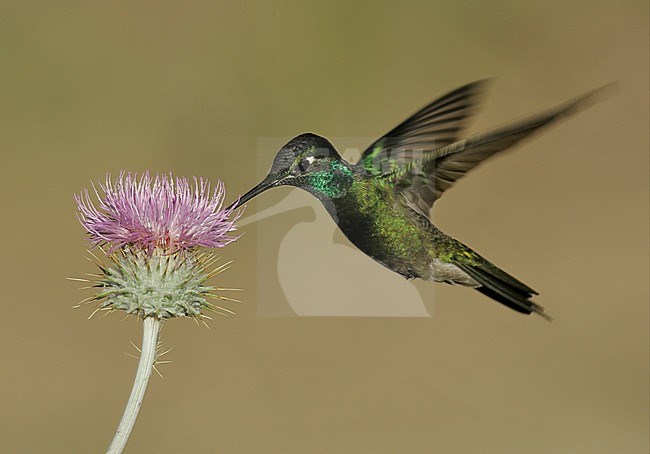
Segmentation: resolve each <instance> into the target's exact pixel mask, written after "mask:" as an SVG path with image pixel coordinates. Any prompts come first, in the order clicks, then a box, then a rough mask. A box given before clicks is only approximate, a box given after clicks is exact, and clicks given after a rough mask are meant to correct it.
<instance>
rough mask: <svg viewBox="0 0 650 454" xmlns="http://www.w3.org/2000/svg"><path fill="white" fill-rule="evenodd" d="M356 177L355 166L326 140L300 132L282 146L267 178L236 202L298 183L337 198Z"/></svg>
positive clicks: (303, 187) (313, 191) (319, 196)
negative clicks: (345, 159) (346, 160)
mask: <svg viewBox="0 0 650 454" xmlns="http://www.w3.org/2000/svg"><path fill="white" fill-rule="evenodd" d="M353 179H354V170H353V169H352V166H351V165H350V164H348V163H347V162H345V161H344V160H343V159H341V156H340V155H339V154H338V152H337V151H336V149H335V148H334V146H333V145H332V144H331V143H330V142H329V141H328V140H327V139H325V138H324V137H321V136H317V135H316V134H310V133H307V134H301V135H299V136H297V137H294V138H293V139H291V140H290V141H289V142H287V143H286V144H285V145H284V146H283V147H282V148H280V151H278V153H277V154H276V155H275V159H274V160H273V164H272V165H271V170H269V174H268V175H267V176H266V178H264V180H263V181H262V182H261V183H260V184H258V185H257V186H255V187H254V188H253V189H251V190H250V191H248V192H247V193H246V194H244V195H243V196H242V197H241V198H240V199H239V201H238V202H236V205H237V206H239V205H242V204H244V203H246V202H247V201H249V200H250V199H252V198H253V197H255V196H256V195H258V194H260V193H262V192H264V191H266V190H267V189H270V188H274V187H277V186H296V187H299V188H301V189H304V190H306V191H308V192H310V193H312V194H313V195H315V196H316V197H317V198H319V199H321V200H322V199H325V198H328V199H332V198H337V197H341V196H342V195H345V193H346V192H347V190H348V188H349V187H350V186H351V185H352V181H353Z"/></svg>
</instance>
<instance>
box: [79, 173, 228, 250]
mask: <svg viewBox="0 0 650 454" xmlns="http://www.w3.org/2000/svg"><path fill="white" fill-rule="evenodd" d="M99 187H100V188H101V191H102V192H103V196H102V195H100V191H98V190H97V188H96V187H95V185H94V184H93V190H94V191H95V195H96V196H97V199H98V201H99V203H98V205H97V206H95V204H94V203H93V201H92V199H91V197H90V195H89V192H88V190H85V191H83V192H82V193H81V194H79V195H77V194H75V200H76V201H77V206H78V208H79V212H80V215H79V220H80V221H81V224H82V225H83V227H84V228H85V229H86V231H87V232H88V233H89V235H90V241H91V243H93V244H95V245H100V244H109V245H110V248H111V249H110V250H111V251H114V250H116V249H119V248H122V247H124V246H127V245H132V246H135V247H137V248H139V249H142V250H146V251H147V252H148V253H149V254H151V253H152V252H153V250H154V249H155V248H160V249H162V250H164V251H165V252H168V253H173V252H176V251H178V250H181V249H189V248H193V247H196V246H204V247H208V248H217V247H223V246H225V245H227V244H229V243H230V242H232V241H235V240H236V239H237V237H233V236H229V235H228V232H232V231H234V230H236V229H235V221H236V220H237V219H238V218H239V216H240V215H241V212H239V213H237V214H235V216H234V218H233V220H228V218H229V217H230V216H231V215H232V214H233V209H225V210H224V209H222V207H223V199H224V195H225V189H224V185H223V183H221V181H219V182H218V183H217V185H216V188H215V189H214V190H212V188H211V186H210V183H209V182H208V181H207V180H204V179H203V178H196V177H194V185H190V183H189V182H188V180H187V179H186V178H179V177H173V176H172V174H171V173H170V174H169V175H166V174H163V175H156V177H155V178H152V177H151V176H150V174H149V172H146V173H144V174H143V175H141V176H140V178H138V177H137V174H133V175H132V174H131V173H124V172H121V173H120V176H119V177H118V178H117V180H116V181H115V183H113V182H112V181H111V177H110V174H108V175H107V176H106V183H104V184H101V183H100V184H99Z"/></svg>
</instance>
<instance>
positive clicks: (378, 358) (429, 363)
mask: <svg viewBox="0 0 650 454" xmlns="http://www.w3.org/2000/svg"><path fill="white" fill-rule="evenodd" d="M648 14H649V13H648V4H647V2H646V1H627V2H611V1H593V0H590V1H572V2H559V1H557V2H556V1H552V2H543V3H539V4H537V3H534V2H500V1H488V2H464V3H463V4H462V5H461V4H460V2H455V1H435V2H420V3H414V2H393V3H392V4H391V3H388V2H385V3H379V2H347V1H334V2H276V3H272V4H271V3H268V2H242V4H238V3H235V2H231V3H222V2H137V3H133V2H21V1H18V2H7V1H5V2H2V3H0V55H1V58H2V60H1V62H2V63H1V65H0V93H1V97H0V99H1V102H0V116H1V117H0V138H1V141H0V149H1V153H2V166H0V172H1V175H0V184H2V191H1V197H2V212H3V215H2V218H1V219H2V236H1V240H0V241H2V244H1V250H2V251H3V252H2V258H3V260H2V262H1V264H0V267H1V268H0V271H1V274H0V275H1V276H2V288H3V296H2V316H1V317H0V342H1V344H0V345H1V346H2V348H1V349H0V363H1V364H2V365H3V369H2V373H0V403H1V408H2V411H1V412H0V451H2V452H17V453H18V452H21V453H22V452H48V453H70V452H103V450H105V448H106V447H107V446H108V443H109V441H110V439H111V437H112V435H113V431H114V429H115V427H116V425H117V422H118V420H119V418H120V416H121V412H122V409H123V406H124V403H125V401H126V398H127V396H128V393H129V390H130V387H131V383H132V379H133V376H134V371H135V366H136V361H135V360H134V359H132V358H129V357H128V356H127V355H125V352H129V353H136V352H135V350H134V349H133V347H131V345H130V344H129V341H134V342H135V343H139V342H140V336H141V331H140V326H139V325H138V324H137V323H136V321H135V319H133V318H127V319H126V320H124V319H123V317H121V316H120V315H119V314H114V315H111V316H109V317H106V318H103V319H100V318H94V319H92V320H90V321H88V320H86V318H87V317H88V315H89V314H90V312H91V308H89V307H85V308H82V309H77V310H73V309H72V306H73V305H74V304H75V303H76V302H78V301H79V300H81V299H82V298H83V297H85V296H87V295H88V294H89V293H88V292H84V291H81V290H79V289H78V285H77V284H76V283H74V282H69V281H66V280H65V278H66V277H68V276H82V275H83V274H84V273H88V272H93V271H94V268H93V266H92V264H91V263H89V262H88V261H87V260H86V259H85V258H84V256H85V255H86V253H85V249H86V246H87V244H86V242H85V236H84V233H83V231H82V229H81V227H80V226H79V224H78V222H77V220H76V218H75V205H74V201H73V197H72V195H73V193H74V192H78V191H80V190H81V189H83V188H85V187H88V186H89V182H90V181H91V180H95V181H96V180H101V179H103V178H104V175H105V174H106V172H109V171H110V172H112V173H114V174H115V173H117V172H119V170H121V169H126V170H132V171H143V170H145V169H150V170H152V171H154V172H156V171H173V172H174V173H175V174H178V175H186V176H191V175H201V176H204V177H208V178H210V179H214V180H216V179H217V178H220V179H222V180H223V181H224V182H225V184H226V187H227V188H228V191H229V200H232V199H233V198H234V197H235V196H236V195H237V194H238V193H241V192H244V191H246V190H247V189H249V187H251V186H252V185H253V184H255V183H256V182H257V179H258V178H259V169H266V168H268V166H269V165H270V163H271V160H272V158H273V156H274V153H275V151H276V150H275V149H268V150H266V152H264V151H263V150H258V143H259V142H258V140H259V138H263V137H277V138H283V139H288V138H290V137H292V136H294V135H296V134H299V133H301V132H305V131H313V132H317V133H319V134H322V135H325V136H328V137H332V138H335V137H357V138H358V137H369V138H371V137H377V136H379V135H381V134H383V133H385V132H386V131H387V130H388V129H390V128H391V127H393V126H394V125H396V124H397V123H398V122H400V121H401V120H403V119H404V118H405V117H406V116H407V115H409V114H410V113H412V112H413V111H414V110H416V109H418V108H419V107H421V106H422V105H423V104H425V103H427V102H429V101H430V100H431V99H433V98H434V97H435V96H438V95H440V94H443V93H444V92H446V91H448V90H451V89H453V88H456V87H457V86H460V85H461V84H463V83H466V82H469V81H472V80H475V79H479V78H483V77H488V76H496V77H497V79H496V80H495V82H494V83H493V85H492V87H491V91H490V94H489V97H488V98H487V102H486V104H485V107H484V109H483V110H482V112H481V114H480V116H479V118H478V119H477V120H476V122H475V124H474V126H473V127H472V131H480V130H483V129H486V128H489V127H492V126H495V125H498V124H500V123H502V122H504V121H508V120H510V119H512V118H516V117H518V116H521V115H524V114H528V113H532V112H534V111H536V110H539V109H541V108H544V107H548V106H551V105H553V104H555V103H558V102H562V101H564V100H565V99H567V98H570V97H572V96H575V95H578V94H580V93H582V92H584V91H586V90H589V89H592V88H595V87H598V86H600V85H603V84H605V83H608V82H612V81H618V82H619V89H618V95H617V96H615V97H613V98H611V99H609V100H607V101H605V102H603V103H601V104H598V105H596V106H594V107H593V108H591V109H589V110H588V111H586V112H584V113H582V114H581V115H579V116H577V117H576V118H573V119H571V120H570V121H568V122H566V123H563V124H562V125H560V126H558V127H556V128H553V129H551V130H550V131H548V132H547V133H545V134H543V135H541V136H540V137H538V138H537V139H535V140H533V141H531V142H529V143H527V144H526V145H525V146H523V147H521V148H520V149H518V150H517V151H515V152H513V153H510V154H508V155H507V156H504V157H500V158H497V159H495V160H493V161H491V162H490V163H489V164H488V165H486V166H485V167H483V168H481V169H480V170H477V171H476V172H474V173H473V174H472V175H471V176H470V177H467V178H466V179H464V180H462V182H460V183H459V184H458V185H457V186H456V187H455V188H454V189H453V190H450V191H449V192H448V193H446V194H445V197H444V199H442V200H441V201H440V202H439V203H438V205H437V211H436V215H435V217H436V222H437V224H438V225H439V226H441V227H442V228H443V229H444V230H446V231H447V232H448V233H450V234H452V235H454V236H456V237H457V238H459V239H461V240H463V241H465V242H467V243H468V244H470V245H471V246H473V247H475V248H476V249H477V250H479V251H480V252H481V253H483V254H484V255H485V256H487V257H489V258H491V259H492V260H494V261H495V262H496V263H497V264H499V265H500V266H502V267H504V268H505V269H506V270H508V271H510V272H512V273H513V274H514V275H516V276H517V277H519V278H521V279H522V280H524V281H525V282H527V283H529V284H530V285H531V286H533V287H534V288H536V289H538V290H539V291H540V293H541V295H540V297H539V298H538V299H537V301H538V302H539V303H540V304H542V305H543V306H545V307H546V308H547V310H548V311H549V313H550V314H552V315H553V316H554V318H555V322H554V323H552V324H549V323H546V322H544V321H543V320H542V319H541V318H534V317H524V316H521V315H519V314H516V313H514V312H512V311H508V310H505V309H502V308H501V307H500V305H498V304H497V303H494V302H491V301H489V300H488V299H486V298H485V297H483V296H482V295H480V294H479V293H477V292H472V291H470V290H467V289H462V288H451V287H447V286H443V285H435V284H427V283H424V286H425V287H426V286H429V288H432V287H435V290H426V289H425V290H422V292H423V294H425V295H426V294H427V293H426V292H429V291H435V296H436V301H435V310H432V309H433V308H432V307H428V309H429V310H432V312H434V315H433V317H426V318H393V317H388V318H386V317H384V318H370V317H367V318H363V317H295V316H293V317H265V316H260V315H259V314H260V313H263V312H264V311H258V308H260V309H261V306H260V305H261V304H268V302H265V301H260V299H261V298H263V296H264V295H265V294H267V298H268V299H270V300H272V301H271V304H272V303H273V301H275V300H274V298H276V297H277V298H278V300H277V301H276V302H277V307H282V304H286V302H283V301H280V298H281V295H278V294H277V293H276V294H273V292H272V291H271V289H270V288H269V290H268V291H267V290H265V287H261V286H262V285H266V284H264V282H265V278H263V276H262V274H264V272H265V271H266V272H267V273H275V270H274V269H269V270H261V271H262V272H261V273H260V270H259V267H258V255H259V256H264V254H265V251H268V254H273V253H275V252H277V250H278V249H277V248H278V246H277V244H273V243H271V242H260V241H258V239H259V238H262V237H263V236H261V235H258V233H260V232H258V227H259V229H262V228H263V229H265V230H264V233H265V234H267V233H268V234H269V235H270V236H271V237H275V238H277V239H278V241H279V240H281V239H282V238H283V236H284V235H285V233H286V229H287V228H289V227H291V226H287V222H286V221H283V220H282V219H278V220H277V222H274V221H272V220H271V219H267V220H265V221H260V223H258V224H255V223H251V224H249V225H247V226H246V227H245V228H243V229H242V230H243V231H246V236H245V237H244V238H242V240H241V241H240V242H239V243H237V244H234V245H231V246H229V247H228V248H226V249H224V250H223V254H224V256H225V258H226V259H234V260H235V263H234V265H233V267H232V268H231V269H230V270H229V271H227V272H226V273H223V274H222V275H220V276H219V280H218V283H219V284H221V285H224V286H227V287H239V288H242V289H243V291H242V292H241V293H240V294H239V295H238V296H239V297H240V298H241V299H242V300H243V303H242V304H233V305H229V307H230V308H231V309H235V310H236V311H237V312H238V314H239V315H238V317H237V318H235V319H226V318H218V319H215V320H214V321H213V322H211V323H210V327H211V329H210V330H208V329H205V328H204V327H197V326H196V325H195V324H194V323H192V322H191V321H188V320H176V321H172V322H170V323H167V325H166V327H165V329H164V331H163V340H164V343H165V346H166V347H171V346H174V347H175V348H174V351H173V352H172V353H171V354H170V355H169V356H168V358H169V359H172V360H173V363H172V364H170V365H165V366H162V367H161V371H162V372H163V374H164V379H161V378H159V377H157V376H154V377H153V378H152V381H151V385H150V389H149V391H148V394H147V397H146V399H145V403H144V406H143V409H142V412H141V415H140V419H139V421H138V423H137V425H136V427H135V431H134V434H133V436H132V439H131V442H130V444H129V447H128V448H129V449H128V451H129V452H157V453H212V452H228V453H305V452H309V453H380V452H381V453H402V452H409V453H424V452H439V453H475V452H481V453H520V452H528V453H612V452H617V453H647V452H648V342H649V341H648V172H649V171H648V168H649V163H648V124H649V118H648V105H649V102H648V76H649V74H648V52H649V46H648ZM362 145H364V144H361V146H362ZM365 145H367V144H365ZM260 161H262V162H260ZM290 192H291V190H289V189H279V190H277V192H276V193H275V194H272V193H269V194H267V196H268V197H267V198H266V199H264V200H262V199H260V201H259V202H256V203H254V204H251V206H250V207H249V211H250V212H251V213H253V212H255V211H256V210H258V209H259V208H260V207H262V206H268V205H270V204H272V203H274V202H275V201H279V200H281V199H283V198H284V197H288V196H289V194H290ZM297 194H298V195H296V196H295V197H299V199H298V200H297V202H296V203H297V204H298V205H297V206H298V207H299V206H300V202H301V201H302V202H304V203H305V204H308V203H310V199H309V197H308V196H307V195H305V194H302V193H297ZM265 204H266V205H265ZM314 206H315V208H314V209H313V210H312V209H311V208H306V210H307V211H303V212H301V214H300V216H303V215H305V216H307V217H310V216H311V217H312V218H313V219H315V221H314V222H312V223H309V224H301V225H302V226H304V227H307V228H306V230H305V229H301V230H300V232H303V233H301V235H303V240H301V241H297V242H296V245H295V247H296V248H300V249H301V250H308V248H309V242H310V241H313V242H316V243H318V244H332V234H331V232H333V231H334V229H333V228H331V225H332V224H331V221H330V220H329V219H328V218H327V217H324V216H323V215H322V214H323V213H324V211H319V210H321V208H319V207H318V206H316V205H314ZM310 226H311V227H313V228H314V230H313V232H311V233H310V230H309V227H310ZM323 226H325V230H323V229H324V228H323ZM330 229H331V230H330ZM323 231H324V232H325V233H322V232H323ZM305 232H306V233H305ZM337 246H338V245H337ZM319 250H322V247H321V249H319ZM348 250H349V249H345V251H346V253H347V252H348ZM340 257H343V256H340ZM360 257H361V258H363V257H362V256H360ZM359 260H360V261H359V262H358V263H360V264H362V265H363V267H362V268H364V269H365V267H366V266H367V267H368V269H372V270H373V271H372V272H375V271H377V272H378V273H379V275H380V276H388V275H389V274H390V273H389V272H388V271H385V270H383V269H381V268H380V267H379V266H378V265H376V264H375V263H373V262H372V261H371V260H369V259H367V260H365V261H361V259H359ZM355 263H356V262H355ZM345 266H346V262H345V261H341V260H337V255H336V254H332V255H328V256H327V257H326V258H325V259H324V258H323V256H322V255H315V256H314V261H313V267H314V268H313V273H312V274H313V276H312V277H311V278H310V279H307V278H306V277H304V276H301V279H302V280H303V281H304V282H303V283H304V285H305V286H311V287H312V289H313V292H315V293H318V294H326V293H327V292H329V291H330V290H331V289H332V288H336V287H337V284H336V283H333V282H322V281H319V279H318V274H317V273H318V270H320V269H326V268H328V267H329V268H331V267H339V268H344V267H345ZM355 268H358V267H356V266H355V267H352V268H349V269H347V273H349V276H351V278H349V279H348V284H349V282H352V283H354V282H355V273H357V272H358V270H357V269H355ZM359 272H361V270H359ZM380 279H381V278H380ZM386 279H388V277H386ZM269 285H270V284H269ZM381 285H382V282H381V281H379V282H365V281H364V280H363V279H356V285H348V287H346V288H349V291H346V292H345V293H346V294H347V295H345V296H346V297H347V298H349V301H354V302H358V301H360V300H361V301H363V299H364V291H365V290H366V288H368V287H370V286H373V287H375V286H381ZM403 285H404V294H405V295H406V294H409V292H411V294H412V291H413V287H412V285H413V284H411V283H407V282H403ZM380 288H381V287H380ZM421 288H422V287H421V285H420V284H416V289H418V291H419V290H421ZM336 295H337V298H340V296H339V295H340V292H338V293H336ZM340 303H341V302H340V301H338V302H337V304H340ZM376 303H377V304H381V301H378V302H375V301H373V300H368V301H367V304H369V305H372V304H376ZM286 315H292V314H291V312H290V311H286Z"/></svg>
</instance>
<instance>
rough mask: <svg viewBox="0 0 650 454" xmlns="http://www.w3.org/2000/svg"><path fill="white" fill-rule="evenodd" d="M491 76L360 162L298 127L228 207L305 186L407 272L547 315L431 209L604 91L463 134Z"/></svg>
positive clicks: (359, 243)
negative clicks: (259, 177)
mask: <svg viewBox="0 0 650 454" xmlns="http://www.w3.org/2000/svg"><path fill="white" fill-rule="evenodd" d="M486 83H487V81H485V80H480V81H476V82H473V83H469V84H467V85H464V86H462V87H460V88H458V89H456V90H454V91H451V92H449V93H447V94H445V95H444V96H442V97H440V98H438V99H436V100H434V101H433V102H431V103H430V104H428V105H426V106H425V107H423V108H422V109H420V110H419V111H417V112H416V113H415V114H413V115H412V116H410V117H409V118H407V119H406V120H405V121H403V122H402V123H400V124H399V125H398V126H396V127H395V128H393V129H391V130H390V131H389V132H388V133H386V134H385V135H384V136H382V137H380V138H379V139H377V140H376V141H374V142H373V143H372V144H371V145H370V146H369V147H368V148H367V149H366V150H365V151H364V152H363V154H362V155H361V158H360V159H359V161H358V162H357V163H355V164H353V163H350V162H347V161H345V160H344V159H343V158H341V156H340V154H339V153H338V152H337V150H336V148H335V147H334V146H333V145H332V144H331V143H330V142H329V140H327V139H326V138H324V137H321V136H319V135H316V134H312V133H305V134H300V135H299V136H297V137H295V138H293V139H291V140H290V141H289V142H288V143H286V144H285V145H284V146H283V147H282V148H281V149H280V150H279V151H278V152H277V154H276V156H275V159H274V160H273V164H272V165H271V169H270V171H269V173H268V175H267V176H266V178H264V179H263V181H262V182H260V183H259V184H258V185H257V186H255V187H253V188H252V189H251V190H250V191H248V192H246V193H245V194H244V195H243V196H241V197H240V198H239V199H238V200H237V201H236V202H234V203H233V204H232V205H231V206H230V208H235V207H238V206H241V205H243V204H245V203H246V202H248V201H249V200H250V199H252V198H253V197H255V196H257V195H259V194H261V193H262V192H264V191H266V190H268V189H271V188H275V187H278V186H294V187H297V188H300V189H303V190H305V191H307V192H309V193H310V194H312V195H313V196H314V197H316V198H317V199H318V200H320V201H321V203H322V204H323V206H324V207H325V210H327V212H328V213H329V214H330V216H331V217H332V219H333V220H334V222H335V223H336V224H337V225H338V227H339V228H340V229H341V231H342V232H343V234H344V235H345V236H346V237H347V238H348V240H349V241H350V242H351V243H352V244H354V245H355V246H356V247H357V248H359V249H360V250H361V251H362V252H364V253H365V254H366V255H368V256H369V257H371V258H372V259H374V260H375V261H376V262H378V263H380V264H381V265H383V266H385V267H386V268H388V269H390V270H392V271H394V272H396V273H399V274H401V275H402V276H404V277H405V278H406V279H415V278H419V279H424V280H427V281H434V282H443V283H447V284H456V285H462V286H467V287H471V288H474V289H476V290H477V291H479V292H481V293H483V294H484V295H486V296H488V297H489V298H491V299H493V300H496V301H497V302H499V303H501V304H503V305H505V306H507V307H509V308H510V309H513V310H515V311H517V312H520V313H523V314H531V313H536V314H539V315H541V316H542V317H544V318H546V319H547V320H549V321H550V320H551V317H550V316H549V315H548V314H546V313H545V312H544V308H543V307H542V306H540V305H538V304H537V303H535V302H533V301H532V298H533V297H534V296H535V295H538V293H537V292H536V291H535V290H533V289H532V288H531V287H529V286H528V285H526V284H524V283H523V282H521V281H520V280H519V279H517V278H515V277H513V276H512V275H510V274H509V273H507V272H506V271H504V270H502V269H501V268H499V267H497V266H496V265H494V264H493V263H492V262H490V261H489V260H487V259H486V258H484V257H483V256H481V255H480V254H478V253H477V252H476V251H474V250H473V249H471V248H469V247H468V246H466V245H465V244H463V243H461V242H460V241H458V240H456V239H454V238H453V237H451V236H449V235H447V234H445V233H443V232H442V231H441V230H440V229H438V228H437V227H436V226H435V225H433V224H432V223H431V221H430V218H429V213H430V210H431V208H432V207H433V205H434V203H435V202H436V200H438V199H439V198H440V197H441V196H442V195H443V194H444V192H445V191H446V190H447V189H449V188H450V187H451V186H452V185H453V184H454V183H455V182H456V181H457V180H459V179H460V178H461V177H463V176H464V175H465V174H466V173H467V172H469V171H470V170H472V169H474V168H475V167H476V166H478V165H479V164H481V163H482V162H483V161H484V160H486V159H488V158H490V157H492V156H494V155H496V154H497V153H500V152H502V151H504V150H507V149H508V148H510V147H512V146H514V145H515V144H518V143H519V142H520V141H522V140H524V139H526V138H528V137H529V136H531V135H533V134H534V133H536V132H538V131H539V130H540V129H542V128H544V127H545V126H548V125H550V124H552V123H555V122H557V121H558V120H561V119H564V118H566V117H568V116H569V115H572V114H574V113H576V112H578V111H580V110H582V109H584V108H586V107H588V106H590V105H591V104H593V103H594V102H595V101H597V100H598V98H600V96H599V95H600V94H601V93H602V91H603V89H602V88H601V89H597V90H594V91H592V92H589V93H586V94H584V95H582V96H580V97H578V98H576V99H573V100H571V101H568V102H566V103H564V104H561V105H558V106H556V107H554V108H551V109H548V110H545V111H542V112H539V113H537V114H535V115H532V116H529V117H527V118H524V119H523V120H519V121H516V122H513V123H510V124H507V125H505V126H502V127H499V128H496V129H493V130H490V131H488V132H486V133H483V134H478V135H475V136H472V137H469V138H462V135H463V132H464V130H465V129H466V127H467V123H468V120H469V119H470V118H471V117H472V116H473V115H474V113H475V110H476V107H477V105H478V103H479V101H480V100H481V98H482V94H483V92H484V89H485V86H486Z"/></svg>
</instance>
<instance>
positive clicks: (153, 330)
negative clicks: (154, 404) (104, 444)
mask: <svg viewBox="0 0 650 454" xmlns="http://www.w3.org/2000/svg"><path fill="white" fill-rule="evenodd" d="M161 323H162V322H161V321H160V320H159V319H158V318H156V317H145V319H144V323H143V333H142V350H141V352H140V362H139V363H138V370H137V372H136V374H135V381H134V383H133V389H132V390H131V395H130V396H129V401H128V402H127V404H126V408H125V409H124V415H122V420H121V421H120V425H119V426H118V428H117V432H116V433H115V437H114V438H113V441H112V442H111V445H110V446H109V447H108V450H107V451H106V452H107V454H119V453H121V452H122V451H123V450H124V447H125V446H126V443H127V441H128V440H129V436H130V435H131V430H133V425H134V424H135V420H136V419H137V417H138V412H139V411H140V407H141V406H142V400H143V399H144V393H145V391H146V390H147V383H149V377H150V376H151V371H152V369H153V364H154V361H155V359H156V346H157V345H158V335H159V333H160V326H161Z"/></svg>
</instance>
